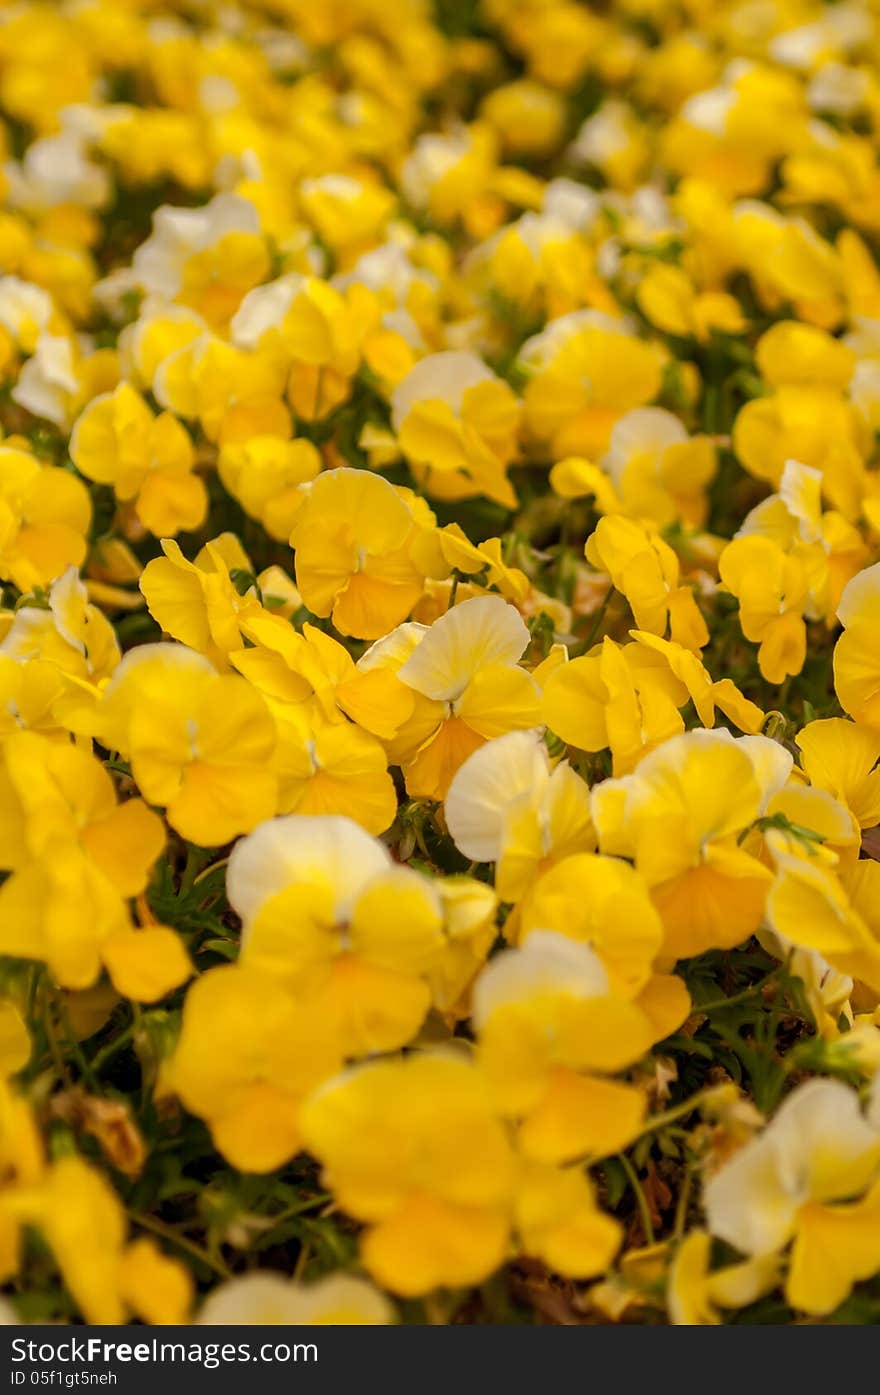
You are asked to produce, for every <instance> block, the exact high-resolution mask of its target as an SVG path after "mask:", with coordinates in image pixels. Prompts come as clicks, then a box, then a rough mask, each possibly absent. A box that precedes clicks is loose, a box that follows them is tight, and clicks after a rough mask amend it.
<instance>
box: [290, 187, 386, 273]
mask: <svg viewBox="0 0 880 1395" xmlns="http://www.w3.org/2000/svg"><path fill="white" fill-rule="evenodd" d="M299 192H300V201H301V206H302V210H303V213H304V214H305V216H306V218H307V219H308V220H309V222H310V223H311V224H312V225H313V227H314V228H315V231H316V232H317V233H318V235H319V237H320V238H321V239H322V240H323V241H324V242H325V243H326V244H327V246H328V247H332V248H333V250H334V252H336V253H337V255H338V256H340V257H341V258H342V259H343V261H344V262H345V261H348V263H349V264H350V263H351V261H352V260H353V258H354V256H355V255H356V252H357V249H358V248H359V247H371V246H374V245H375V243H376V242H377V241H380V240H381V233H382V228H383V226H384V224H385V223H386V222H387V220H388V218H389V216H390V214H391V211H392V209H393V208H394V195H393V194H392V193H391V192H390V190H388V189H384V188H383V187H382V186H381V185H380V184H373V183H367V182H366V181H365V180H362V179H355V178H353V177H352V176H351V175H344V174H325V175H322V176H320V177H319V178H317V179H304V180H303V182H302V184H301V185H300V191H299Z"/></svg>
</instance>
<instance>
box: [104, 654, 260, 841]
mask: <svg viewBox="0 0 880 1395" xmlns="http://www.w3.org/2000/svg"><path fill="white" fill-rule="evenodd" d="M95 720H96V723H97V727H98V731H99V734H100V737H101V740H102V742H103V743H104V744H105V745H106V746H108V747H109V748H110V749H111V750H115V751H119V752H121V754H122V755H124V756H125V758H126V759H127V760H130V761H131V768H132V774H133V776H134V779H135V782H136V783H137V785H138V788H139V789H140V790H141V793H142V794H143V795H144V797H145V798H146V799H147V800H149V802H150V803H151V804H158V805H161V806H162V807H163V808H165V809H166V811H167V815H168V822H169V823H170V824H171V826H172V827H173V828H175V829H176V830H177V832H178V833H180V834H181V836H182V837H184V838H187V839H188V840H189V841H191V842H194V843H199V844H201V845H202V846H205V847H211V846H215V845H216V844H219V843H226V842H228V841H229V840H230V839H231V838H234V837H235V836H236V834H238V833H244V832H247V831H248V830H249V829H251V828H253V827H255V825H256V824H258V823H260V822H261V820H263V819H266V818H269V817H270V816H271V815H272V814H273V813H274V812H275V808H276V801H277V797H278V787H277V778H276V776H275V774H274V772H273V771H272V770H271V769H270V768H269V766H268V764H267V763H268V762H269V761H270V758H271V756H272V754H273V752H274V750H275V744H276V734H275V724H274V722H273V720H272V716H271V714H270V712H269V711H268V709H267V707H266V704H265V702H264V701H263V699H262V697H261V696H260V694H259V693H258V692H256V691H255V690H254V689H253V688H252V687H251V686H250V684H249V683H247V682H246V681H245V680H244V679H243V678H240V677H239V676H238V674H220V673H218V672H217V670H216V669H215V668H214V666H213V664H211V663H210V662H209V660H208V659H206V658H205V657H204V656H203V655H201V654H197V653H196V652H195V651H194V650H192V649H186V648H184V646H183V645H179V644H143V645H139V646H138V647H137V648H136V649H134V650H132V651H130V652H129V653H128V654H126V656H125V658H124V659H123V660H122V663H121V664H120V665H119V667H118V668H117V670H116V672H115V673H114V675H113V678H112V679H111V681H110V683H109V684H108V686H107V688H106V690H105V693H104V697H103V701H102V703H101V706H100V707H99V709H98V711H97V713H96V718H95Z"/></svg>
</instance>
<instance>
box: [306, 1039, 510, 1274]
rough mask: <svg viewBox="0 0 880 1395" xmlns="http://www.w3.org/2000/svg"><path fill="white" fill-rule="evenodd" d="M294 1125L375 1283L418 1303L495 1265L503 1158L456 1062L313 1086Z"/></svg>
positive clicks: (401, 1067) (488, 1118) (391, 1066)
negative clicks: (358, 1230) (357, 1225)
mask: <svg viewBox="0 0 880 1395" xmlns="http://www.w3.org/2000/svg"><path fill="white" fill-rule="evenodd" d="M301 1120H302V1130H303V1137H304V1139H305V1143H306V1146H307V1147H308V1148H309V1151H310V1152H312V1153H314V1154H315V1156H316V1157H317V1159H318V1161H319V1162H320V1163H321V1165H322V1168H323V1170H324V1178H325V1181H326V1182H327V1185H328V1186H330V1187H331V1188H332V1190H333V1192H334V1194H335V1195H336V1197H337V1199H338V1201H339V1204H340V1206H341V1207H342V1208H343V1210H345V1211H348V1212H349V1213H350V1214H351V1215H352V1216H354V1217H356V1218H357V1219H358V1220H361V1221H365V1222H366V1223H367V1226H368V1228H367V1230H366V1233H365V1234H364V1236H363V1237H362V1239H361V1258H362V1260H363V1263H364V1266H365V1267H366V1269H367V1271H368V1273H370V1274H371V1275H372V1276H373V1278H374V1279H376V1281H377V1282H378V1283H380V1284H381V1285H382V1286H383V1287H384V1288H388V1289H390V1290H391V1291H392V1292H393V1293H400V1294H403V1295H405V1296H408V1297H409V1296H418V1295H419V1294H424V1293H429V1292H430V1291H431V1290H432V1289H435V1288H437V1287H439V1286H441V1285H443V1286H447V1287H458V1286H461V1285H464V1284H472V1283H479V1282H480V1281H481V1280H482V1279H484V1278H486V1277H487V1276H488V1275H489V1274H491V1273H492V1271H493V1270H494V1269H496V1268H497V1267H498V1266H499V1265H500V1264H501V1262H502V1260H503V1259H504V1257H505V1254H506V1251H507V1246H508V1238H509V1230H510V1224H509V1206H510V1202H511V1197H512V1193H513V1187H514V1169H515V1165H514V1156H513V1153H512V1150H511V1147H510V1143H509V1142H508V1138H507V1133H506V1130H505V1129H504V1126H503V1125H502V1123H501V1121H500V1119H498V1118H497V1116H496V1115H495V1113H494V1111H493V1109H492V1106H491V1103H490V1099H489V1094H488V1090H487V1087H486V1085H485V1083H484V1081H483V1079H482V1077H481V1076H480V1074H479V1072H478V1071H477V1070H476V1069H475V1067H474V1066H472V1065H470V1064H468V1062H467V1061H466V1060H465V1059H463V1058H460V1057H456V1056H454V1055H441V1054H427V1053H426V1054H419V1055H415V1056H412V1057H410V1058H409V1059H407V1060H401V1061H398V1060H387V1061H378V1062H375V1063H372V1064H369V1065H366V1066H361V1067H360V1068H358V1069H356V1070H354V1071H350V1072H348V1073H347V1074H345V1075H342V1076H339V1077H337V1078H336V1079H334V1080H331V1081H328V1082H327V1083H326V1084H325V1085H324V1086H323V1087H321V1088H320V1089H318V1090H317V1091H316V1092H315V1093H314V1094H313V1095H312V1096H311V1097H310V1098H309V1100H307V1102H306V1104H305V1105H304V1107H303V1110H302V1116H301Z"/></svg>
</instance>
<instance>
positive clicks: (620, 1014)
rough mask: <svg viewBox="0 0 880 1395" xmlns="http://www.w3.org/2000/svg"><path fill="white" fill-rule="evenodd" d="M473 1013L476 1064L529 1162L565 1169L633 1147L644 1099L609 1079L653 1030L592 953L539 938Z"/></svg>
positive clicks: (517, 955)
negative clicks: (515, 1123)
mask: <svg viewBox="0 0 880 1395" xmlns="http://www.w3.org/2000/svg"><path fill="white" fill-rule="evenodd" d="M473 1005H474V1006H473V1022H474V1028H475V1030H476V1034H477V1061H478V1064H479V1066H480V1069H481V1070H482V1071H483V1072H484V1073H485V1075H486V1079H487V1080H488V1082H489V1084H490V1087H491V1089H492V1093H493V1098H494V1099H495V1101H496V1104H497V1107H498V1108H499V1110H500V1111H501V1112H502V1113H503V1114H505V1115H507V1116H509V1117H511V1118H513V1119H515V1120H517V1121H518V1139H519V1144H520V1147H521V1148H522V1150H523V1152H524V1153H525V1154H526V1155H527V1156H528V1157H532V1158H535V1159H536V1160H538V1161H540V1162H548V1163H564V1162H570V1161H573V1160H574V1159H575V1158H578V1157H582V1156H585V1155H587V1154H592V1155H594V1156H603V1155H605V1154H607V1153H616V1152H618V1151H619V1150H620V1149H621V1148H623V1147H625V1146H626V1145H627V1144H628V1143H629V1142H630V1141H631V1139H632V1138H633V1137H634V1136H635V1134H636V1132H637V1131H638V1128H639V1125H640V1123H641V1121H642V1116H643V1114H644V1109H645V1099H644V1095H643V1093H642V1091H641V1090H639V1089H637V1088H635V1087H633V1086H630V1085H625V1084H620V1083H618V1082H616V1081H611V1080H608V1079H606V1078H605V1077H607V1076H608V1075H611V1074H614V1073H616V1072H617V1071H620V1070H622V1069H624V1068H625V1067H626V1066H630V1065H632V1064H633V1063H634V1062H635V1061H637V1060H638V1059H639V1058H640V1057H641V1056H643V1055H644V1054H645V1052H646V1051H647V1050H648V1048H649V1047H650V1046H651V1045H652V1044H653V1041H654V1034H653V1024H652V1022H651V1020H650V1018H649V1017H648V1015H647V1014H646V1013H644V1012H643V1011H642V1010H641V1009H640V1008H639V1006H638V1004H637V1003H634V1002H632V1001H629V1000H628V999H626V998H623V997H618V996H617V995H616V994H615V993H614V992H613V990H612V988H611V986H610V984H609V980H608V975H607V973H606V971H605V968H604V966H603V964H602V961H601V960H600V959H599V957H598V955H596V954H595V953H594V951H593V950H592V949H590V948H589V946H587V945H585V944H581V943H578V942H577V941H575V940H573V939H570V938H568V937H567V936H565V935H560V934H559V933H557V932H556V931H552V930H533V931H532V932H531V933H530V934H529V935H528V937H527V938H526V940H525V942H524V944H523V946H522V948H520V949H511V950H505V951H503V952H502V953H501V954H499V955H497V956H496V957H495V958H494V959H492V961H491V963H490V964H489V965H487V967H486V968H485V969H483V971H482V973H481V974H480V975H479V977H478V979H477V981H476V983H475V985H474V995H473Z"/></svg>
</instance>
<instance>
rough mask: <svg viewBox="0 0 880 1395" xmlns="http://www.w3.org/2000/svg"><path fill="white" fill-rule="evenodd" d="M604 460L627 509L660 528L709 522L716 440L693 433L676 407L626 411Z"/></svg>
mask: <svg viewBox="0 0 880 1395" xmlns="http://www.w3.org/2000/svg"><path fill="white" fill-rule="evenodd" d="M600 463H601V466H602V469H603V470H604V471H606V472H607V474H608V477H609V480H610V482H611V484H612V485H613V487H614V488H615V489H616V491H617V493H618V495H619V499H620V508H621V510H622V511H623V512H625V513H627V514H628V515H629V516H630V517H631V518H635V519H650V520H651V522H652V523H653V524H655V525H656V526H657V527H658V528H666V527H668V526H669V525H670V524H672V523H675V522H676V521H679V520H680V521H681V522H683V523H687V524H690V525H691V526H694V527H697V526H699V525H700V524H702V523H703V522H704V520H705V516H706V508H707V488H708V486H709V484H710V483H711V481H712V479H713V477H714V475H715V468H716V451H715V445H714V443H713V442H712V441H711V439H710V438H709V437H708V436H689V435H688V433H687V431H686V430H685V428H684V426H683V425H682V423H681V421H680V420H679V419H678V417H676V416H674V415H673V413H672V412H667V411H664V410H663V409H662V408H660V407H640V408H637V409H636V410H635V411H632V412H627V413H625V415H624V416H622V417H620V419H619V420H618V421H617V422H616V424H615V426H614V429H613V430H612V432H611V436H610V439H609V443H608V451H607V454H606V455H604V456H603V457H602V460H601V462H600ZM554 469H555V470H556V471H558V470H559V469H560V466H559V465H556V466H555V467H554ZM557 478H558V475H557ZM551 482H552V481H551ZM554 488H557V485H556V484H554ZM599 503H600V504H601V498H600V499H599ZM602 511H603V512H616V511H617V509H612V510H609V509H605V508H603V509H602Z"/></svg>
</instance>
